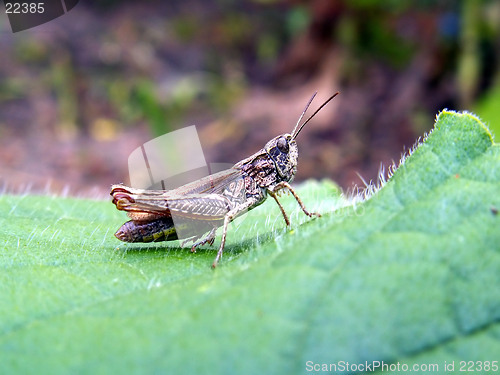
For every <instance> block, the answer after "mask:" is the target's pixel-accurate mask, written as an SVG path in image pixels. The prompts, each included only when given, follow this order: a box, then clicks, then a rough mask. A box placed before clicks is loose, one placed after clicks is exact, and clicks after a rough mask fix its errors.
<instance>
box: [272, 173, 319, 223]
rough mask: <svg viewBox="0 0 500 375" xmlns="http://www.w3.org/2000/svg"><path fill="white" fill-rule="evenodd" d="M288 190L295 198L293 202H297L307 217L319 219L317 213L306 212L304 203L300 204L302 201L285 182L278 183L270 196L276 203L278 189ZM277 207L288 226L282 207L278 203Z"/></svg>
mask: <svg viewBox="0 0 500 375" xmlns="http://www.w3.org/2000/svg"><path fill="white" fill-rule="evenodd" d="M285 188H286V189H288V191H289V192H290V193H292V195H293V197H294V198H295V200H296V201H297V203H298V204H299V206H300V208H301V209H302V211H303V212H304V213H305V214H306V215H307V216H309V217H312V216H317V217H321V214H320V213H318V212H309V211H307V209H306V206H305V205H304V203H303V202H302V200H301V199H300V197H299V195H298V194H297V193H296V192H295V190H293V188H292V187H291V186H290V184H289V183H288V182H286V181H281V182H280V183H278V184H277V185H276V186H275V187H274V189H273V194H274V195H273V194H270V195H271V196H272V197H273V198H274V199H275V200H276V201H278V198H277V197H276V194H275V192H276V191H278V190H280V189H285ZM278 205H279V206H280V209H281V213H283V216H284V217H285V221H286V222H287V225H290V224H289V222H288V221H287V217H286V214H285V210H284V209H283V207H282V206H281V204H280V203H278Z"/></svg>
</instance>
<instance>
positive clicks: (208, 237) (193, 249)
mask: <svg viewBox="0 0 500 375" xmlns="http://www.w3.org/2000/svg"><path fill="white" fill-rule="evenodd" d="M216 230H217V228H213V229H212V230H211V231H210V232H209V233H208V234H207V235H206V236H205V237H204V238H202V239H200V240H198V241H196V242H195V243H194V244H193V246H191V252H192V253H196V248H197V247H198V246H201V245H204V244H206V243H208V244H209V245H210V246H212V245H213V244H214V241H215V232H216Z"/></svg>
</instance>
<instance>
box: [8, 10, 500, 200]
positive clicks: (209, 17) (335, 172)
mask: <svg viewBox="0 0 500 375" xmlns="http://www.w3.org/2000/svg"><path fill="white" fill-rule="evenodd" d="M0 52H1V58H0V189H3V190H4V191H13V192H21V191H24V190H26V189H31V191H35V192H40V191H41V192H43V191H51V192H58V193H60V192H64V191H65V189H66V191H69V193H70V194H82V193H83V194H86V195H89V194H91V195H95V196H104V195H106V194H107V192H108V191H109V186H110V185H111V184H113V183H118V182H127V181H128V171H127V158H128V155H129V153H130V152H131V151H132V150H134V149H135V148H137V147H139V146H140V145H141V144H143V143H144V142H146V141H148V140H150V139H152V138H154V137H156V136H158V135H161V134H164V133H167V132H169V131H172V130H175V129H178V128H181V127H184V126H187V125H192V124H196V125H197V126H198V129H199V132H200V136H201V138H202V144H203V147H204V150H205V154H206V157H207V160H208V161H209V162H225V163H228V162H231V163H232V162H236V161H238V160H240V159H241V158H243V157H245V156H248V155H249V154H251V153H253V152H255V151H256V150H258V149H259V148H261V147H262V146H263V145H264V143H265V142H266V141H267V140H269V139H270V138H271V137H274V136H275V135H278V134H280V133H283V132H289V131H290V130H291V129H292V128H293V126H294V125H295V122H296V121H297V119H298V116H299V115H300V113H301V111H302V109H303V108H304V105H305V104H306V102H307V101H308V99H309V97H310V96H311V95H312V93H313V92H314V91H318V92H319V93H318V97H317V99H316V100H315V102H314V103H313V105H312V109H315V108H317V107H318V106H319V105H320V103H321V101H322V100H324V99H326V98H327V97H329V96H330V95H331V94H333V93H334V92H336V91H340V92H341V95H340V96H339V97H338V98H336V99H335V100H334V101H333V102H332V103H331V104H330V105H329V106H327V107H326V108H325V109H324V110H323V111H322V112H321V113H320V114H319V115H318V116H317V118H316V119H315V120H314V121H313V122H311V123H310V125H308V127H307V128H306V129H305V130H304V131H303V132H302V133H301V135H300V137H299V139H298V145H299V150H300V158H299V172H298V175H297V180H303V179H305V178H310V177H312V178H325V177H326V178H331V179H333V180H335V181H337V182H338V183H339V184H340V185H341V186H343V187H344V188H349V187H352V185H353V184H362V183H361V180H360V178H359V177H358V176H357V174H356V173H359V174H360V175H361V176H363V177H364V178H365V179H366V180H374V179H376V178H377V174H378V170H379V168H380V166H381V165H384V166H386V167H387V166H388V165H389V164H390V163H391V162H392V161H393V160H398V159H399V157H400V155H401V153H402V152H403V151H404V150H405V149H408V148H409V147H411V145H412V144H413V143H414V142H415V141H416V139H417V138H418V137H419V136H421V135H422V134H423V133H424V132H426V131H428V130H430V128H431V127H432V125H433V122H434V118H435V115H436V114H437V112H438V111H439V110H441V109H443V108H448V109H454V110H469V111H473V112H475V113H477V114H478V115H479V116H481V118H482V119H483V120H485V121H486V122H487V123H488V124H489V125H490V127H491V128H492V130H493V132H494V133H496V134H500V120H499V119H500V69H499V67H500V2H498V1H486V0H483V1H480V0H464V1H444V0H443V1H431V0H427V1H419V2H416V1H409V0H397V1H396V0H393V1H390V0H388V1H383V2H381V1H374V0H355V1H347V0H345V1H341V0H311V1H299V0H295V1H294V0H253V1H250V0H247V1H241V0H212V1H206V0H177V1H168V2H160V1H141V2H137V1H99V2H97V1H95V2H90V1H87V2H85V1H84V0H81V1H80V3H79V4H78V5H77V6H76V7H75V8H74V9H73V10H72V11H71V12H69V13H68V14H67V15H65V16H63V17H61V18H58V19H56V20H54V21H51V22H49V23H47V24H45V25H42V26H39V27H36V28H33V29H30V30H27V31H23V32H19V33H16V34H13V33H12V32H11V31H10V27H9V24H8V20H7V17H6V15H5V12H4V11H3V10H2V13H1V14H0ZM186 152H187V153H188V152H189V151H188V150H186Z"/></svg>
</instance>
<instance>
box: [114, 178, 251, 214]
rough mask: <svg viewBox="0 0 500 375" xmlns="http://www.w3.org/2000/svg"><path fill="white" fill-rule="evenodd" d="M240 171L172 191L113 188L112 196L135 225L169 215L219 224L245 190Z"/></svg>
mask: <svg viewBox="0 0 500 375" xmlns="http://www.w3.org/2000/svg"><path fill="white" fill-rule="evenodd" d="M243 184H244V180H243V176H242V174H241V171H240V170H238V169H233V168H231V169H227V170H225V171H222V172H219V173H215V174H213V175H209V176H207V177H204V178H201V179H199V180H197V181H194V182H191V183H188V184H186V185H183V186H181V187H178V188H177V189H173V190H145V189H134V188H130V187H127V186H124V185H113V186H112V188H111V193H110V194H111V196H112V197H113V203H114V204H115V205H116V208H117V209H118V210H122V211H126V212H127V214H128V216H129V217H130V218H131V219H132V220H134V221H151V220H156V219H159V218H164V217H172V215H175V216H180V217H185V218H189V219H192V220H209V221H212V220H220V219H223V218H224V215H225V213H227V212H228V211H229V210H230V209H231V207H232V206H233V203H234V202H232V200H233V199H232V195H231V192H235V193H233V195H236V196H237V197H236V198H238V200H239V199H241V197H239V196H238V192H239V194H240V195H241V193H242V192H244V189H241V186H242V185H243Z"/></svg>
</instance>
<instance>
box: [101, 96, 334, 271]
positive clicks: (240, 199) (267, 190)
mask: <svg viewBox="0 0 500 375" xmlns="http://www.w3.org/2000/svg"><path fill="white" fill-rule="evenodd" d="M337 94H338V93H335V94H334V95H333V96H331V97H330V98H329V99H328V100H326V101H325V102H324V103H323V104H322V105H321V106H320V107H319V108H318V109H317V110H316V111H315V112H314V113H313V114H312V115H311V116H310V117H309V118H308V119H307V120H306V121H304V122H303V123H302V124H301V121H302V119H303V118H304V115H305V113H306V111H307V109H308V108H309V105H310V104H311V102H312V100H313V99H314V97H315V96H316V93H315V94H314V95H313V96H312V97H311V99H310V100H309V102H308V103H307V105H306V107H305V109H304V111H303V112H302V114H301V116H300V118H299V120H298V121H297V124H296V126H295V128H294V129H293V131H292V133H291V134H283V135H280V136H278V137H275V138H273V139H271V140H270V141H269V142H267V144H266V145H265V146H264V148H263V149H262V150H260V151H258V152H257V153H255V154H253V155H252V156H250V157H248V158H246V159H244V160H242V161H240V162H238V163H236V164H235V165H234V166H233V167H232V168H230V169H227V170H225V171H222V172H219V173H215V174H212V175H210V176H207V177H204V178H201V179H199V180H197V181H193V182H191V183H188V184H186V185H183V186H181V187H179V188H176V189H173V190H143V189H134V188H130V187H127V186H124V185H113V186H112V188H111V193H110V194H111V195H112V197H113V203H114V204H115V205H116V208H117V209H118V210H123V211H127V214H128V216H129V217H130V218H131V219H132V220H130V221H128V222H126V223H125V224H123V225H122V226H121V228H120V229H118V231H117V232H116V233H115V236H116V238H118V239H119V240H121V241H124V242H153V241H154V242H156V241H171V240H177V239H179V232H180V231H182V236H183V237H184V238H185V242H187V241H193V245H192V247H191V251H192V252H195V251H196V248H197V247H198V246H200V245H203V244H206V243H209V244H210V245H212V244H213V242H214V239H215V232H216V230H217V228H219V227H221V226H222V227H223V229H222V239H221V244H220V247H219V251H218V252H217V256H216V257H215V260H214V262H213V264H212V267H213V268H215V267H216V266H217V263H218V262H219V260H220V259H221V257H222V253H223V250H224V244H225V242H226V234H227V229H228V225H229V223H230V222H231V221H233V220H234V219H235V218H236V217H238V216H240V215H242V214H244V213H245V212H247V211H248V210H251V209H253V208H255V207H257V206H258V205H260V204H262V203H263V202H264V201H265V200H266V198H267V195H268V194H269V195H270V196H271V197H273V198H274V200H275V201H276V203H277V204H278V207H279V208H280V210H281V213H282V214H283V218H284V219H285V222H286V225H287V226H289V225H290V220H289V219H288V216H287V214H286V212H285V209H284V208H283V206H282V205H281V203H280V202H279V200H278V197H277V195H276V194H277V193H278V192H279V191H280V190H282V189H288V191H290V192H291V193H292V195H293V196H294V198H295V199H296V200H297V203H298V204H299V206H300V208H301V209H302V211H303V212H304V213H305V214H306V215H307V216H309V217H311V216H313V215H315V216H321V215H320V214H318V213H312V212H309V211H307V209H306V207H305V206H304V203H302V200H301V199H300V198H299V196H298V195H297V193H296V192H295V190H293V188H292V187H291V186H290V184H289V182H290V181H292V179H293V177H294V176H295V173H296V172H297V157H298V148H297V143H296V142H295V139H296V138H297V136H298V135H299V133H300V131H301V130H302V129H303V128H304V126H305V125H306V124H307V123H308V122H309V121H310V120H311V119H312V118H313V117H314V116H315V115H316V114H317V113H318V112H319V111H320V110H321V109H322V108H323V107H324V106H325V105H326V104H327V103H328V102H330V101H331V100H332V99H333V98H334V97H335V96H337ZM174 221H175V223H174ZM207 232H208V233H207ZM205 233H207V234H206V235H205V236H203V235H202V234H205ZM182 245H184V243H183V244H182Z"/></svg>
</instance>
